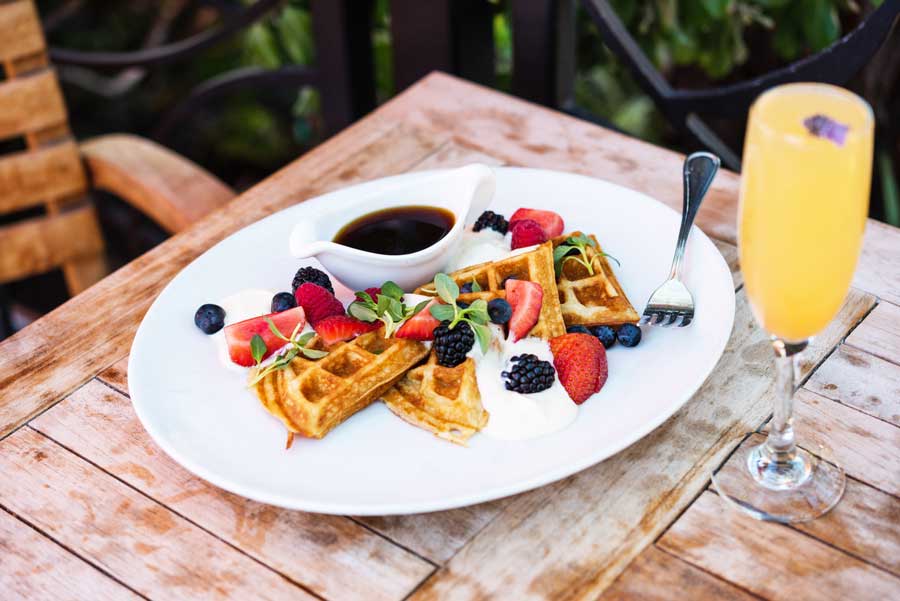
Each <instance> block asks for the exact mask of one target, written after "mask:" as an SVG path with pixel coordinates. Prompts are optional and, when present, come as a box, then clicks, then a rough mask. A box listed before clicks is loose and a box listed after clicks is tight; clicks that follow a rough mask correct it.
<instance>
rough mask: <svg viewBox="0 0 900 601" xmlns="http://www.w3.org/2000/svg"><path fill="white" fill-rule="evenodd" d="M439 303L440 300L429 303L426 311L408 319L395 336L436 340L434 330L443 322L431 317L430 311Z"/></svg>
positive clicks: (423, 310)
mask: <svg viewBox="0 0 900 601" xmlns="http://www.w3.org/2000/svg"><path fill="white" fill-rule="evenodd" d="M439 303H440V301H438V299H434V300H432V301H431V302H429V303H428V304H427V305H425V308H424V309H422V310H421V311H419V312H418V313H416V314H415V315H413V316H412V317H410V318H409V319H407V320H406V321H405V322H404V323H403V325H402V326H400V329H399V330H397V333H396V334H394V336H396V337H397V338H409V339H411V340H434V329H435V328H436V327H438V326H439V325H441V322H439V321H438V320H437V319H435V318H434V317H433V316H432V315H431V311H430V309H431V306H432V305H437V304H439Z"/></svg>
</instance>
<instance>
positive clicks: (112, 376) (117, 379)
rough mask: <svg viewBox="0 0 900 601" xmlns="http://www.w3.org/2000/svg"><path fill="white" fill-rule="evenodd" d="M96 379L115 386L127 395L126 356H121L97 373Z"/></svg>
mask: <svg viewBox="0 0 900 601" xmlns="http://www.w3.org/2000/svg"><path fill="white" fill-rule="evenodd" d="M97 379H98V380H100V381H101V382H103V383H104V384H106V385H107V386H111V387H112V388H115V389H116V390H118V391H119V392H121V393H122V394H124V395H126V396H127V395H128V357H127V356H126V357H122V358H121V359H119V360H118V361H116V362H115V363H113V364H112V365H110V366H109V367H107V368H106V369H104V370H103V371H101V372H100V373H99V374H97Z"/></svg>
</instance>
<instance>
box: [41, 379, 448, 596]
mask: <svg viewBox="0 0 900 601" xmlns="http://www.w3.org/2000/svg"><path fill="white" fill-rule="evenodd" d="M29 425H30V426H31V427H32V428H34V429H36V430H38V431H40V432H41V433H43V434H45V435H47V436H49V437H50V438H52V439H53V440H56V441H57V442H59V443H60V444H62V445H63V446H65V447H66V448H68V449H70V450H72V451H73V452H75V453H77V454H79V455H80V456H82V457H84V458H86V459H87V460H89V461H90V462H91V463H94V464H95V465H98V466H100V467H101V468H103V469H104V470H106V471H108V472H110V473H111V474H113V475H115V476H116V477H117V478H120V479H121V480H123V481H125V482H127V483H128V484H130V485H132V486H134V487H135V488H137V489H139V490H141V491H142V492H144V493H145V494H147V495H148V496H150V497H152V498H153V499H155V500H157V501H159V502H160V503H162V504H163V505H165V506H167V507H170V508H172V509H173V510H175V511H176V512H177V513H178V514H179V515H182V516H184V517H186V518H187V519H189V520H191V522H193V523H195V524H197V525H199V526H201V527H202V528H204V529H206V530H208V531H209V532H211V533H212V534H214V535H215V536H217V537H219V538H221V539H223V540H225V541H227V542H228V543H229V544H231V545H233V546H235V547H237V548H238V549H240V550H242V551H243V552H245V553H247V554H248V555H250V556H251V557H255V558H256V559H258V560H259V561H260V562H262V563H264V564H266V565H268V566H270V567H271V568H272V569H274V570H277V571H278V572H280V573H282V574H284V575H285V576H287V577H288V578H289V579H291V580H292V581H294V582H298V583H300V584H302V585H303V586H304V587H305V588H307V589H308V590H310V591H312V592H314V593H316V594H318V595H321V596H323V597H326V598H329V599H362V598H366V599H373V600H376V599H384V600H390V599H400V598H402V597H403V596H404V595H406V594H407V593H408V592H409V591H411V590H412V589H413V588H415V586H416V585H417V584H418V583H419V582H421V581H422V579H423V578H425V577H426V576H427V575H428V574H430V573H431V571H432V570H433V566H432V565H431V564H429V563H427V562H425V561H423V560H422V559H420V558H418V557H416V556H415V555H413V554H411V553H409V552H407V551H405V550H403V549H401V548H400V547H398V546H396V545H393V544H391V543H390V542H388V541H386V540H385V539H383V538H382V537H380V536H378V535H376V534H373V533H372V532H370V531H369V530H367V529H366V528H363V527H362V526H360V525H359V524H356V523H354V522H353V521H352V520H349V519H347V518H344V517H339V516H329V515H316V514H311V513H303V512H299V511H288V510H284V509H279V508H276V507H271V506H268V505H263V504H262V503H256V502H254V501H250V500H248V499H243V498H241V497H238V496H237V495H233V494H231V493H227V492H225V491H222V490H220V489H218V488H216V487H214V486H212V485H210V484H207V483H206V482H205V481H203V480H202V479H200V478H198V477H196V476H194V475H193V474H191V473H189V472H188V471H186V470H185V469H183V468H182V467H181V466H179V465H178V464H177V463H175V462H174V461H173V460H172V459H170V458H169V457H168V456H167V455H166V454H165V453H163V452H161V451H160V450H159V448H158V447H157V446H156V445H155V444H154V443H153V441H152V440H151V439H150V437H149V436H148V435H147V433H146V432H145V431H144V429H143V427H142V426H141V424H140V422H139V421H138V419H137V416H135V414H134V410H133V409H132V407H131V403H130V402H129V400H128V398H127V397H125V396H124V395H122V394H119V393H118V392H116V391H114V390H111V389H110V388H109V387H107V386H105V385H104V384H101V383H100V382H96V381H92V382H88V383H87V384H85V385H84V386H83V387H82V388H80V389H78V390H77V391H76V392H75V393H74V394H72V395H71V396H70V397H68V398H66V399H65V400H63V401H62V402H61V403H59V404H57V405H56V406H55V407H53V408H52V409H50V410H49V411H47V412H45V413H44V414H42V415H41V416H40V417H38V418H37V419H35V420H33V421H32V422H31V423H30V424H29ZM349 573H352V574H353V577H352V578H348V577H347V574H349Z"/></svg>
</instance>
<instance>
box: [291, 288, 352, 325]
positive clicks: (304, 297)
mask: <svg viewBox="0 0 900 601" xmlns="http://www.w3.org/2000/svg"><path fill="white" fill-rule="evenodd" d="M294 297H295V298H296V299H297V304H298V305H300V306H301V307H303V310H304V311H305V312H306V319H307V320H309V323H310V325H311V326H312V327H316V324H317V323H318V322H319V321H321V320H322V319H324V318H326V317H329V316H331V315H343V314H344V305H342V304H341V301H339V300H338V299H337V298H335V296H334V295H333V294H332V293H330V292H328V290H326V289H325V288H322V287H321V286H319V285H318V284H313V283H311V282H306V283H304V284H302V285H301V286H300V287H299V288H297V292H296V293H294Z"/></svg>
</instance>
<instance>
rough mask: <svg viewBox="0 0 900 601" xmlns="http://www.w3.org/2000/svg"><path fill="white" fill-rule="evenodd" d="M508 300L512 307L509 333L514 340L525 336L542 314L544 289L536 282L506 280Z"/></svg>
mask: <svg viewBox="0 0 900 601" xmlns="http://www.w3.org/2000/svg"><path fill="white" fill-rule="evenodd" d="M505 289H506V300H507V302H508V303H509V306H510V307H512V317H510V318H509V333H510V334H512V337H513V342H515V341H516V340H520V339H522V338H525V336H527V335H528V332H530V331H531V328H533V327H534V324H536V323H537V322H538V318H539V317H540V316H541V303H542V302H543V301H544V289H543V288H541V285H540V284H538V283H536V282H529V281H526V280H514V279H511V278H510V279H508V280H506V285H505Z"/></svg>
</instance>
